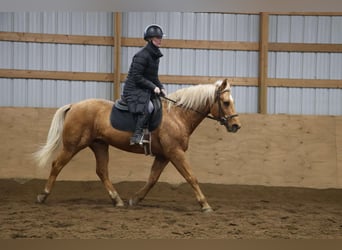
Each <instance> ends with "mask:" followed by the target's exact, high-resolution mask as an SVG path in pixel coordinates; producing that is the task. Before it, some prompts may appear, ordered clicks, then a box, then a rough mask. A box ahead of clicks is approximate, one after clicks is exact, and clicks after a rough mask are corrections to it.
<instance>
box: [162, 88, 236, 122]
mask: <svg viewBox="0 0 342 250" xmlns="http://www.w3.org/2000/svg"><path fill="white" fill-rule="evenodd" d="M228 91H229V90H223V91H219V90H216V92H215V102H216V101H217V105H218V112H219V115H218V117H214V116H212V115H208V114H206V113H203V112H201V111H199V110H196V109H192V108H190V110H192V111H194V112H196V113H198V114H201V115H203V116H204V117H205V118H208V119H211V120H215V121H218V122H219V123H220V124H221V125H224V126H227V125H228V121H229V120H231V119H233V118H234V117H237V116H239V115H238V114H232V115H229V116H225V114H224V112H223V108H222V104H221V101H220V96H221V94H223V93H224V92H228ZM160 97H162V98H164V99H165V100H168V101H170V102H172V103H173V104H176V103H177V102H176V101H175V100H172V99H170V98H168V97H166V96H163V95H160Z"/></svg>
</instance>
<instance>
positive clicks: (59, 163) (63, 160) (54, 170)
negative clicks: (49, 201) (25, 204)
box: [37, 148, 75, 203]
mask: <svg viewBox="0 0 342 250" xmlns="http://www.w3.org/2000/svg"><path fill="white" fill-rule="evenodd" d="M74 155H75V153H74V152H70V151H68V150H66V149H65V148H63V149H62V151H61V152H60V153H59V155H58V156H57V158H56V160H54V161H53V162H52V167H51V171H50V176H49V178H48V180H47V182H46V184H45V189H44V191H43V192H42V193H40V194H38V196H37V202H38V203H43V202H44V201H45V200H46V198H47V197H48V196H49V194H50V192H51V189H52V187H53V185H54V183H55V181H56V179H57V176H58V174H59V173H60V172H61V170H62V169H63V167H64V166H65V165H66V164H67V163H68V162H69V161H70V160H71V158H72V157H73V156H74Z"/></svg>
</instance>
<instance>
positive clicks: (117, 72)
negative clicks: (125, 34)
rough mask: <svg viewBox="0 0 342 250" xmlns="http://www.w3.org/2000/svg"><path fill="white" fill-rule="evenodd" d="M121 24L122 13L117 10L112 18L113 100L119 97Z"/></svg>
mask: <svg viewBox="0 0 342 250" xmlns="http://www.w3.org/2000/svg"><path fill="white" fill-rule="evenodd" d="M121 25H122V14H121V13H118V12H117V13H115V20H114V27H115V28H114V38H115V39H114V71H113V72H114V83H113V84H114V94H113V97H114V100H116V99H119V98H120V94H121V88H120V86H121V79H120V77H121Z"/></svg>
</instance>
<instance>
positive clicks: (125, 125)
mask: <svg viewBox="0 0 342 250" xmlns="http://www.w3.org/2000/svg"><path fill="white" fill-rule="evenodd" d="M154 106H155V107H158V108H157V109H155V110H154V111H153V112H152V114H151V118H150V120H149V126H148V129H149V131H153V130H155V129H156V128H158V126H159V125H160V122H161V120H162V108H161V103H159V104H155V105H154ZM110 123H111V125H112V126H113V128H115V129H118V130H123V131H131V132H134V130H135V124H136V119H135V116H134V115H133V114H132V113H130V112H129V111H125V110H122V109H118V108H117V107H116V105H115V104H113V107H112V112H111V114H110Z"/></svg>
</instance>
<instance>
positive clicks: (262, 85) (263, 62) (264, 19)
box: [258, 12, 269, 114]
mask: <svg viewBox="0 0 342 250" xmlns="http://www.w3.org/2000/svg"><path fill="white" fill-rule="evenodd" d="M268 26H269V15H268V13H265V12H263V13H260V47H259V94H258V96H259V102H258V111H259V113H261V114H266V113H267V84H266V81H267V71H268Z"/></svg>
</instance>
